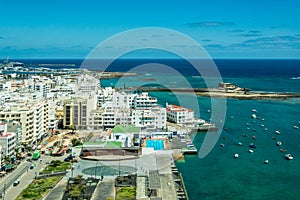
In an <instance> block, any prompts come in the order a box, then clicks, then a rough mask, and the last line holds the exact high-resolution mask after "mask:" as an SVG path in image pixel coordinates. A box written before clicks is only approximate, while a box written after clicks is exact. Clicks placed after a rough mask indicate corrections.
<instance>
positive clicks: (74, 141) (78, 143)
mask: <svg viewBox="0 0 300 200" xmlns="http://www.w3.org/2000/svg"><path fill="white" fill-rule="evenodd" d="M71 142H72V145H73V147H75V146H79V145H82V142H81V141H80V140H79V139H76V138H73V139H72V140H71Z"/></svg>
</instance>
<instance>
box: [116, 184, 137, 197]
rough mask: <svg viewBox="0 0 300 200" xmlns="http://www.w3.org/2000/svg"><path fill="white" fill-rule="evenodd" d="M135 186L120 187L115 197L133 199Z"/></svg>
mask: <svg viewBox="0 0 300 200" xmlns="http://www.w3.org/2000/svg"><path fill="white" fill-rule="evenodd" d="M135 196H136V187H134V186H129V187H121V188H118V189H117V199H118V200H119V199H126V200H135Z"/></svg>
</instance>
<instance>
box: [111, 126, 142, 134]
mask: <svg viewBox="0 0 300 200" xmlns="http://www.w3.org/2000/svg"><path fill="white" fill-rule="evenodd" d="M140 131H141V128H140V127H136V126H134V125H131V124H129V125H127V126H123V125H116V126H115V127H114V129H113V131H112V132H113V133H139V132H140Z"/></svg>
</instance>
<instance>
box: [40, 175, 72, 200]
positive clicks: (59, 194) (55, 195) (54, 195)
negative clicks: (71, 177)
mask: <svg viewBox="0 0 300 200" xmlns="http://www.w3.org/2000/svg"><path fill="white" fill-rule="evenodd" d="M67 184H68V180H67V179H66V178H63V179H61V180H60V182H59V183H58V184H57V185H56V186H55V187H54V188H53V190H51V191H50V193H49V194H48V195H47V196H46V197H45V198H43V200H56V199H57V200H59V199H62V198H63V196H64V192H65V189H66V186H67Z"/></svg>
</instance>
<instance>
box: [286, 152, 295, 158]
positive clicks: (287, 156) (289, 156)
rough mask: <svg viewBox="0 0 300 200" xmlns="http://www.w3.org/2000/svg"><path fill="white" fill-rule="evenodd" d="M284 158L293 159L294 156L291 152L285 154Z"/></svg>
mask: <svg viewBox="0 0 300 200" xmlns="http://www.w3.org/2000/svg"><path fill="white" fill-rule="evenodd" d="M285 158H286V159H287V160H293V159H294V157H293V156H292V155H291V154H289V153H288V154H285Z"/></svg>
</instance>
